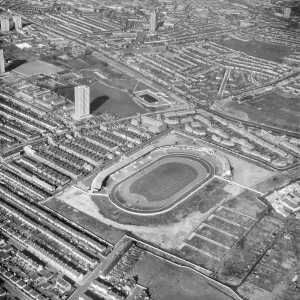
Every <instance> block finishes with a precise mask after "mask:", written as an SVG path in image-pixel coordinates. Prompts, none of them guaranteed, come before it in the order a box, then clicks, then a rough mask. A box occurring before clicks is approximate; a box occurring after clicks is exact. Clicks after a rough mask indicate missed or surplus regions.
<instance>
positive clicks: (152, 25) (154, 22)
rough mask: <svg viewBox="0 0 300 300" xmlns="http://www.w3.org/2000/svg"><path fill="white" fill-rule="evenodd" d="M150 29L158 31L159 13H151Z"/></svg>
mask: <svg viewBox="0 0 300 300" xmlns="http://www.w3.org/2000/svg"><path fill="white" fill-rule="evenodd" d="M149 26H150V27H149V29H150V31H156V27H157V14H156V12H152V13H150V24H149Z"/></svg>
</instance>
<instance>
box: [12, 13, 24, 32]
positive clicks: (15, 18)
mask: <svg viewBox="0 0 300 300" xmlns="http://www.w3.org/2000/svg"><path fill="white" fill-rule="evenodd" d="M13 21H14V23H15V29H22V17H21V16H13Z"/></svg>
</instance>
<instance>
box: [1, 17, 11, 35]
mask: <svg viewBox="0 0 300 300" xmlns="http://www.w3.org/2000/svg"><path fill="white" fill-rule="evenodd" d="M0 20H1V31H2V32H8V31H9V18H7V17H1V19H0Z"/></svg>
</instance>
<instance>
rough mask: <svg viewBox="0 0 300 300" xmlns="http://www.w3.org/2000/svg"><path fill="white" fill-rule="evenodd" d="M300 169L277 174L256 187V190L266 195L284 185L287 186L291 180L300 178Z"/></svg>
mask: <svg viewBox="0 0 300 300" xmlns="http://www.w3.org/2000/svg"><path fill="white" fill-rule="evenodd" d="M299 172H300V167H297V168H294V169H292V170H290V171H287V172H283V173H275V174H274V175H273V176H272V177H270V178H268V179H266V180H264V181H262V182H260V183H258V184H256V185H255V189H256V190H258V191H260V192H262V193H266V192H268V191H272V190H274V189H275V188H278V187H280V186H282V185H286V184H287V183H288V182H289V181H290V180H293V179H295V178H298V177H299Z"/></svg>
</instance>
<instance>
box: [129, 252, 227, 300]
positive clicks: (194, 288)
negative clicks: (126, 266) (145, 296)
mask: <svg viewBox="0 0 300 300" xmlns="http://www.w3.org/2000/svg"><path fill="white" fill-rule="evenodd" d="M131 274H132V275H137V276H138V283H139V284H141V285H143V286H147V287H149V290H150V294H151V297H152V298H153V299H156V300H200V299H201V300H232V299H233V298H231V297H229V296H227V295H226V294H225V293H223V292H222V291H221V287H220V288H218V285H217V283H216V287H214V286H213V285H212V283H210V282H209V281H208V280H207V279H205V278H204V277H203V276H201V275H200V274H198V273H196V272H194V271H192V270H190V269H187V268H183V267H179V266H177V265H174V264H172V263H169V262H167V261H164V260H161V259H159V258H158V257H156V256H154V255H151V254H149V253H146V254H144V255H143V256H142V257H141V259H140V260H139V261H138V262H137V263H136V264H135V265H134V267H133V269H132V270H131Z"/></svg>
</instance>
